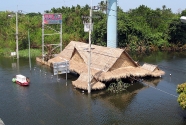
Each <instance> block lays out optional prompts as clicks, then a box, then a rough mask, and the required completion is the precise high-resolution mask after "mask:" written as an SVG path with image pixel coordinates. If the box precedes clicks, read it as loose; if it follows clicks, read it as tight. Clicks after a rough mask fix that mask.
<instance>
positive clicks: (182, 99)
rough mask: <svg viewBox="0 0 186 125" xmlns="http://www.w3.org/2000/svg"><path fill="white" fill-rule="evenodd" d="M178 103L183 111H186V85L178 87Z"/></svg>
mask: <svg viewBox="0 0 186 125" xmlns="http://www.w3.org/2000/svg"><path fill="white" fill-rule="evenodd" d="M177 93H179V96H178V99H177V101H178V103H179V105H180V106H181V107H182V109H184V110H186V83H182V84H179V85H178V86H177Z"/></svg>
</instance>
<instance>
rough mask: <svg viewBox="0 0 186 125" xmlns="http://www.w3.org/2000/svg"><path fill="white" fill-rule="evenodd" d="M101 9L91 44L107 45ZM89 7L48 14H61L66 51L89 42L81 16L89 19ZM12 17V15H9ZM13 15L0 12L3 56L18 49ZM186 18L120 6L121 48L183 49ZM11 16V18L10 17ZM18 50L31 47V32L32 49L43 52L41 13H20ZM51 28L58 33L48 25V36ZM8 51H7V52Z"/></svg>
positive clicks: (96, 13)
mask: <svg viewBox="0 0 186 125" xmlns="http://www.w3.org/2000/svg"><path fill="white" fill-rule="evenodd" d="M98 6H99V7H100V9H99V10H96V11H94V12H93V16H99V18H93V23H94V28H93V34H92V43H93V44H97V45H103V46H106V41H107V25H106V24H107V14H106V3H105V2H103V1H102V2H100V3H98ZM89 9H90V7H89V6H88V5H86V6H83V7H81V6H80V5H77V6H72V7H64V6H62V7H61V8H52V9H51V10H46V11H45V12H46V13H62V18H63V29H62V32H63V33H62V39H63V48H64V47H65V46H66V45H67V44H68V43H69V42H70V41H71V40H77V41H82V42H88V33H87V32H84V25H83V19H82V16H89ZM10 15H11V16H10ZM13 15H15V13H14V12H8V11H6V12H0V27H1V28H0V44H1V46H0V53H1V52H3V51H4V48H9V51H12V50H15V48H16V42H15V41H16V40H15V30H16V29H15V24H16V23H15V22H16V18H15V16H13ZM182 15H184V16H186V10H183V11H182V12H178V13H173V12H172V11H171V9H170V8H166V6H165V5H164V6H162V8H157V9H155V10H153V9H151V8H149V7H147V6H144V5H141V6H139V7H138V8H135V9H130V10H129V11H127V12H124V11H123V10H122V9H121V8H120V7H118V28H117V29H118V47H119V48H124V47H127V48H128V49H129V50H132V51H147V50H148V51H156V50H184V49H185V48H186V46H184V45H185V44H186V25H185V24H183V23H181V21H180V17H181V16H182ZM10 17H11V18H10ZM18 22H19V23H18V25H19V26H18V29H19V49H20V50H24V49H27V48H28V37H27V36H28V30H29V32H30V41H31V48H32V49H40V50H41V45H42V42H41V41H42V14H41V13H24V12H22V13H19V14H18ZM51 28H52V29H54V30H56V31H59V29H60V28H59V26H58V25H48V26H46V27H45V33H52V32H53V31H51ZM59 39H60V38H59V36H58V35H52V36H47V37H45V43H46V44H47V43H49V44H50V43H52V44H54V43H59ZM6 51H8V50H6Z"/></svg>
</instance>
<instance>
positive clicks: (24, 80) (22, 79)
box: [12, 74, 30, 86]
mask: <svg viewBox="0 0 186 125" xmlns="http://www.w3.org/2000/svg"><path fill="white" fill-rule="evenodd" d="M12 82H15V83H17V84H19V85H21V86H28V85H29V83H30V79H29V78H28V77H26V76H24V75H21V74H19V75H16V76H15V77H14V78H12Z"/></svg>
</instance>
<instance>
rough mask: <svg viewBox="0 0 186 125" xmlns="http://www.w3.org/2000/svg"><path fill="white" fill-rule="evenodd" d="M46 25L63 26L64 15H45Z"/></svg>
mask: <svg viewBox="0 0 186 125" xmlns="http://www.w3.org/2000/svg"><path fill="white" fill-rule="evenodd" d="M43 21H44V24H61V23H62V15H61V14H59V13H54V14H52V13H46V14H44V20H43Z"/></svg>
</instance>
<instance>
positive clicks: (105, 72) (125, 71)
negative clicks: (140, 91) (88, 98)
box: [47, 41, 165, 90]
mask: <svg viewBox="0 0 186 125" xmlns="http://www.w3.org/2000/svg"><path fill="white" fill-rule="evenodd" d="M88 47H89V45H88V44H87V43H83V42H78V41H71V42H70V43H69V44H68V45H67V46H66V47H65V48H64V50H63V51H62V52H60V53H59V54H58V55H57V56H56V57H54V58H52V59H50V60H48V62H47V64H48V65H50V66H52V64H53V63H56V62H61V61H64V60H68V61H69V69H70V71H72V72H76V73H78V74H79V75H80V76H79V78H78V79H77V80H76V81H73V82H72V84H73V85H74V86H75V87H77V88H80V89H85V90H87V86H88V84H87V82H88V57H89V51H87V50H88ZM90 61H91V63H90V72H91V89H93V90H96V89H103V88H105V84H104V83H103V82H104V81H110V80H114V79H121V78H131V77H146V76H150V77H161V76H162V75H164V74H165V72H164V71H162V70H161V69H159V68H158V66H157V65H152V64H147V63H145V64H144V65H142V66H140V65H139V64H138V63H137V62H135V61H134V60H133V59H132V58H131V57H130V55H129V54H128V53H127V52H126V51H125V50H124V49H119V48H108V47H103V46H97V45H91V59H90Z"/></svg>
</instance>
